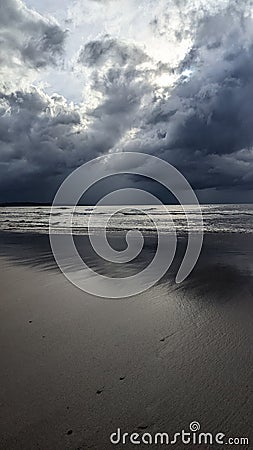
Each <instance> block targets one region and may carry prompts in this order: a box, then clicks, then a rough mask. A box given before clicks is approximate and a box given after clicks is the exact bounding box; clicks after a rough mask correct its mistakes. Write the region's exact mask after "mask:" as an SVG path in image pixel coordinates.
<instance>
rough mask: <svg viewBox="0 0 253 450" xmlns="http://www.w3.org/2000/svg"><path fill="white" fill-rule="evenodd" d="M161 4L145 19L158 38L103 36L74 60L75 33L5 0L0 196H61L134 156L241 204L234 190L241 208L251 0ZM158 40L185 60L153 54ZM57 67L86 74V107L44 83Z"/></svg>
mask: <svg viewBox="0 0 253 450" xmlns="http://www.w3.org/2000/svg"><path fill="white" fill-rule="evenodd" d="M90 3H92V4H93V5H94V4H95V7H96V8H100V3H101V5H102V4H103V3H104V2H90ZM107 3H108V2H107ZM113 3H115V4H116V3H117V2H116V0H114V2H113ZM88 4H89V2H88ZM129 4H130V0H129ZM158 4H159V6H160V8H158V9H157V10H156V13H155V14H154V15H153V17H152V11H150V16H149V15H148V14H147V17H145V16H144V15H143V17H142V18H141V21H140V24H139V26H140V27H141V26H142V24H143V27H144V25H145V24H144V21H146V25H145V26H146V28H145V29H147V30H149V33H150V35H149V39H150V41H149V42H147V43H145V44H143V45H142V44H141V43H140V42H139V41H138V40H137V39H135V35H134V32H133V36H132V40H130V39H129V37H128V36H127V37H126V38H125V39H124V38H123V37H121V36H118V35H117V33H114V35H111V34H110V33H108V32H107V33H101V30H99V29H98V30H97V35H96V37H95V38H94V39H88V40H86V41H85V42H84V43H83V44H81V45H79V48H77V50H75V53H73V54H72V55H70V54H68V51H66V50H65V48H66V47H67V48H70V47H71V46H70V44H68V41H69V40H70V39H71V33H73V29H72V31H71V30H70V31H68V32H67V31H66V30H65V28H64V26H63V25H61V24H59V23H58V22H57V21H56V20H55V19H54V18H52V17H44V16H42V15H41V14H39V13H37V12H35V11H34V10H32V9H29V8H28V7H27V6H26V5H25V4H24V3H23V2H21V1H18V0H10V1H9V2H3V1H1V0H0V25H1V31H0V39H1V52H0V61H1V73H2V80H3V81H2V83H1V84H0V86H1V92H0V188H1V201H12V200H38V201H41V200H42V201H51V200H52V198H53V195H54V194H55V191H56V189H57V187H58V186H59V183H60V182H61V181H62V180H63V179H64V177H65V176H66V175H67V174H69V173H70V172H71V171H72V170H73V169H75V168H76V167H78V166H80V165H81V164H83V163H84V162H85V161H88V160H90V159H92V158H95V157H96V156H99V155H101V154H107V153H113V152H115V151H122V152H124V151H127V150H129V151H141V152H146V153H149V154H154V155H156V156H160V157H161V158H163V159H165V160H167V161H169V162H170V163H172V164H174V165H175V166H176V167H177V168H178V169H179V170H181V171H182V173H183V174H184V175H185V176H186V177H187V179H188V180H189V181H190V182H191V183H192V185H193V187H194V188H195V189H196V190H197V191H198V194H199V196H200V198H201V196H202V198H203V199H204V200H207V201H224V199H226V201H227V200H229V199H230V198H231V201H232V200H233V198H234V195H235V192H236V193H237V194H236V198H237V199H238V200H239V201H244V200H245V201H247V200H248V199H249V198H250V192H251V189H252V185H253V169H252V167H253V165H252V164H253V150H252V148H253V147H252V146H253V102H252V98H251V97H252V92H253V62H252V61H253V19H252V15H251V7H252V5H251V2H243V4H242V3H241V2H237V1H232V0H231V1H226V2H223V3H221V4H220V5H219V4H217V2H213V3H212V2H211V3H210V4H207V3H205V2H203V1H200V2H199V7H198V8H195V9H194V8H192V6H191V3H190V2H189V1H187V0H184V1H183V0H182V1H180V2H176V1H170V2H167V4H166V5H165V4H164V3H163V2H158ZM217 5H218V6H217ZM101 7H102V6H101ZM149 7H150V6H149ZM147 8H148V6H147ZM172 18H173V20H174V22H171V20H172ZM114 20H116V18H114ZM129 20H131V24H132V25H131V26H132V27H138V24H136V23H135V19H133V18H132V16H131V17H130V19H129ZM173 24H174V25H173ZM175 24H177V25H176V26H175ZM136 30H137V28H136ZM95 34H96V33H95ZM145 36H146V35H145ZM154 39H155V40H156V41H155V42H157V39H158V42H159V39H162V40H161V43H162V44H163V46H164V45H165V44H164V42H166V40H169V39H171V41H172V42H173V45H175V48H177V47H176V46H177V45H178V46H180V45H182V42H187V45H185V51H184V52H183V54H182V57H181V58H179V59H178V60H177V61H175V60H172V58H170V57H167V59H166V58H164V59H163V61H162V60H161V59H160V58H156V57H155V52H154V51H152V52H151V51H150V49H149V45H148V44H149V43H150V45H151V44H152V43H153V42H154ZM164 52H165V53H166V46H165V47H164ZM165 56H166V55H165ZM170 59H171V60H170ZM70 60H71V63H70ZM55 68H58V69H57V70H58V71H61V73H62V75H61V76H63V77H64V73H65V72H66V73H67V72H68V71H72V73H74V74H75V76H77V77H78V79H79V80H80V79H83V92H80V101H79V102H78V103H73V102H71V101H69V100H66V98H65V97H64V92H58V93H57V94H55V93H50V92H49V91H47V90H46V88H45V87H44V86H43V84H42V85H40V84H39V83H36V82H35V83H34V80H36V77H38V75H39V78H40V80H41V79H43V74H45V75H46V74H50V73H51V72H50V71H51V70H56V69H55ZM138 183H140V181H138ZM219 193H220V194H219ZM224 193H225V194H224ZM238 193H241V195H239V194H238Z"/></svg>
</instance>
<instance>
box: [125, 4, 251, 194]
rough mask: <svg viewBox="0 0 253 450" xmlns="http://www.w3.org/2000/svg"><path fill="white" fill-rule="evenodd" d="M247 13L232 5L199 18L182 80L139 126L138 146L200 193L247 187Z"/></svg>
mask: <svg viewBox="0 0 253 450" xmlns="http://www.w3.org/2000/svg"><path fill="white" fill-rule="evenodd" d="M233 4H234V6H235V7H234V8H232V5H233ZM245 12H246V9H245V4H244V5H243V4H242V3H241V4H240V5H239V3H237V2H233V3H232V2H231V4H229V6H228V8H227V9H226V10H225V11H223V12H220V13H219V14H209V15H206V16H205V17H204V18H201V20H200V21H199V23H198V28H197V30H195V34H196V35H195V39H194V42H193V46H192V49H190V51H189V53H188V54H187V55H186V57H185V59H184V61H183V63H182V64H180V66H179V68H178V70H179V71H180V72H181V77H180V79H179V81H178V82H177V84H176V86H175V87H174V89H173V90H172V91H171V90H170V91H168V93H166V92H165V93H164V95H163V96H158V97H157V96H154V99H153V104H152V105H150V108H149V109H148V110H146V115H145V117H144V118H143V121H142V131H141V133H140V135H139V138H138V149H141V150H142V151H146V152H149V153H153V154H155V155H157V156H161V157H163V158H165V159H167V160H168V161H169V162H171V163H172V164H174V165H176V166H177V167H178V168H179V169H180V170H182V172H183V173H184V174H185V176H187V178H188V179H189V180H190V181H191V182H192V183H193V185H194V187H195V188H197V189H207V188H211V187H215V188H217V189H221V188H223V187H227V188H228V189H229V188H233V187H235V186H236V187H237V189H247V188H248V189H251V188H252V172H253V170H252V167H253V165H252V163H253V153H252V148H253V102H252V95H253V81H252V80H253V21H252V18H251V17H249V16H248V15H247V14H245ZM134 147H135V148H136V143H135V145H134V143H130V144H128V145H126V147H125V148H126V149H134ZM246 154H247V160H245V155H246Z"/></svg>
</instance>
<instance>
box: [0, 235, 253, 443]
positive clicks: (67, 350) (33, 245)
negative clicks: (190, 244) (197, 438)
mask: <svg viewBox="0 0 253 450" xmlns="http://www.w3.org/2000/svg"><path fill="white" fill-rule="evenodd" d="M0 243H1V249H0V257H1V259H0V264H1V275H0V279H1V301H0V309H1V319H0V320H1V327H0V334H1V372H0V384H1V397H0V415H1V420H0V440H1V443H0V448H1V449H3V450H23V449H25V450H34V449H41V450H58V449H59V450H65V449H66V450H67V449H71V450H78V449H79V450H81V449H82V450H86V449H89V448H92V449H98V450H100V449H101V450H107V449H111V448H136V445H130V444H127V445H118V446H116V445H114V446H113V445H112V444H110V440H109V437H110V434H111V433H112V432H115V431H116V430H117V428H121V430H122V431H123V432H128V433H131V432H134V431H137V432H139V433H144V432H149V433H156V432H168V433H169V434H174V433H175V432H177V431H180V430H181V429H182V428H184V429H185V430H188V429H189V424H190V423H191V422H193V421H198V422H199V423H200V424H201V429H202V430H203V431H206V432H213V433H214V434H215V433H217V432H223V433H225V434H226V435H227V436H231V437H241V436H242V437H244V436H245V437H248V438H249V439H250V441H251V445H249V446H240V445H237V446H236V447H235V446H234V447H230V446H226V448H238V449H239V448H242V449H243V448H252V445H253V444H252V443H253V434H252V423H253V420H252V419H253V389H252V379H253V352H252V344H253V328H252V312H253V278H252V275H253V263H252V261H253V259H252V255H253V245H252V244H253V237H252V236H251V235H235V234H233V235H232V234H231V235H218V234H217V235H207V236H206V237H205V245H204V250H203V253H202V255H201V258H200V260H199V263H198V265H197V267H196V268H195V270H194V272H193V273H192V275H191V276H190V277H189V278H188V279H187V280H186V281H185V282H184V283H183V284H181V285H175V284H174V282H173V274H174V269H173V268H172V270H171V271H170V272H169V274H168V275H167V276H166V277H164V278H163V279H162V280H161V282H160V283H159V284H157V285H156V286H155V287H153V288H152V289H150V290H149V291H147V292H144V293H142V294H140V295H138V296H136V297H131V298H129V299H119V300H110V299H105V300H103V299H99V298H95V297H93V296H89V295H87V294H85V293H83V292H82V291H80V290H79V289H78V288H76V287H74V286H72V285H71V284H70V283H69V282H68V281H67V280H66V279H65V278H64V276H63V275H62V274H61V273H60V272H59V270H58V269H57V268H56V267H55V264H54V262H53V260H52V258H51V254H50V249H49V246H48V239H47V236H43V235H38V236H37V235H32V234H30V235H25V234H14V233H12V234H7V233H2V234H1V235H0ZM182 245H183V244H182ZM89 258H90V260H92V264H93V266H94V267H96V263H97V261H96V258H95V257H94V256H92V255H89ZM92 258H93V259H92ZM178 258H180V251H179V254H178ZM139 264H141V262H140V261H139ZM133 269H134V268H133ZM103 270H105V268H103ZM107 270H110V267H108V266H107ZM166 447H168V448H169V447H170V446H163V448H166ZM137 448H142V446H140V445H139V446H137ZM143 448H159V446H148V445H145V446H143ZM171 448H178V449H182V448H184V447H183V446H182V445H178V446H177V445H174V446H172V447H171ZM185 448H199V449H200V448H201V449H203V448H221V447H215V446H212V447H208V446H203V445H201V446H197V445H196V446H188V447H187V446H186V447H185Z"/></svg>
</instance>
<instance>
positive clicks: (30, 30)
mask: <svg viewBox="0 0 253 450" xmlns="http://www.w3.org/2000/svg"><path fill="white" fill-rule="evenodd" d="M65 35H66V33H65V32H64V31H63V30H62V29H61V28H60V27H59V26H58V25H57V24H56V23H53V22H52V21H49V20H47V19H46V18H44V17H42V16H41V15H39V14H38V13H36V12H34V11H32V10H29V9H28V8H26V7H25V5H24V4H23V3H22V2H21V1H20V0H8V1H6V0H0V42H1V47H0V64H1V67H3V66H7V67H9V68H10V67H13V66H16V65H17V64H24V63H25V64H26V65H28V66H30V67H34V68H39V67H44V66H46V65H48V64H54V63H55V58H56V57H57V56H60V55H62V52H63V45H64V40H65ZM21 69H22V67H21Z"/></svg>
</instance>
